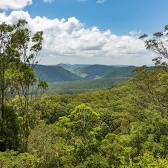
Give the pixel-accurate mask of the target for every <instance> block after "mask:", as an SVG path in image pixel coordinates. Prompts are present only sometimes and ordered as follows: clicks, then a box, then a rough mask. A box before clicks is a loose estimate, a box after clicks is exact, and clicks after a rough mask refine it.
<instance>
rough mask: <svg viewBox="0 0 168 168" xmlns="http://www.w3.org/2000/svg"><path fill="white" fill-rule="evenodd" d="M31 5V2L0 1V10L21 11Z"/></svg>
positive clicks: (27, 0) (18, 0)
mask: <svg viewBox="0 0 168 168" xmlns="http://www.w3.org/2000/svg"><path fill="white" fill-rule="evenodd" d="M31 4H32V0H0V9H22V8H24V7H25V6H27V5H31Z"/></svg>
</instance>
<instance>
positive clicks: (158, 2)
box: [0, 0, 168, 65]
mask: <svg viewBox="0 0 168 168" xmlns="http://www.w3.org/2000/svg"><path fill="white" fill-rule="evenodd" d="M167 7H168V0H0V22H3V21H5V22H7V23H15V22H16V21H17V19H20V18H22V19H26V20H27V21H28V23H29V28H30V29H31V30H32V31H33V32H36V31H41V30H42V31H44V41H43V50H42V51H41V53H40V60H41V61H40V63H41V64H47V65H49V64H52V65H53V64H58V63H70V64H110V65H116V64H119V65H143V64H151V63H152V61H151V60H152V58H154V57H155V55H154V54H153V53H152V52H151V51H147V50H146V49H145V46H144V42H143V41H142V40H140V39H138V36H139V35H140V34H143V33H147V34H152V33H154V32H157V31H161V30H162V29H163V28H164V26H165V25H166V24H168V10H167Z"/></svg>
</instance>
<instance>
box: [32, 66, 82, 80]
mask: <svg viewBox="0 0 168 168" xmlns="http://www.w3.org/2000/svg"><path fill="white" fill-rule="evenodd" d="M34 69H35V71H36V74H37V76H38V78H39V79H41V80H46V81H47V82H56V81H60V82H62V81H76V80H80V79H81V78H80V77H79V76H77V75H75V74H73V73H72V72H70V71H68V70H66V69H64V68H62V67H61V66H57V65H56V66H45V65H35V66H34Z"/></svg>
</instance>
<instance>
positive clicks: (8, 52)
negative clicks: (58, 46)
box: [0, 20, 43, 151]
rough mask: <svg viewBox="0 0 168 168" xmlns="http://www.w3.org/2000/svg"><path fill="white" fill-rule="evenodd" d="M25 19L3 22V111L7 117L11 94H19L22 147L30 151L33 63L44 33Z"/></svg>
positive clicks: (0, 40) (0, 90)
mask: <svg viewBox="0 0 168 168" xmlns="http://www.w3.org/2000/svg"><path fill="white" fill-rule="evenodd" d="M27 24H28V23H27V22H26V21H25V20H19V21H18V22H17V23H16V24H14V25H7V24H5V23H2V24H1V25H0V68H1V69H0V80H1V84H0V100H1V101H0V110H1V120H2V122H3V120H4V116H5V113H6V112H5V106H7V100H9V99H10V97H11V95H18V96H19V100H20V105H21V106H20V107H21V108H18V109H17V110H18V113H19V115H20V117H22V121H23V122H22V127H23V128H24V131H23V132H22V134H21V137H22V149H23V150H24V151H26V150H27V142H28V136H29V134H30V125H29V119H28V118H29V106H30V102H31V98H32V96H31V95H32V94H33V91H32V86H33V85H34V84H35V82H36V77H35V74H34V71H33V69H32V65H34V64H35V63H36V60H37V56H38V54H39V52H40V50H41V49H42V40H43V38H42V35H43V33H42V32H37V33H35V34H33V33H32V32H31V31H30V30H29V29H28V26H27Z"/></svg>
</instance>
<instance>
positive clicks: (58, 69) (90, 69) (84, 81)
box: [34, 64, 135, 93]
mask: <svg viewBox="0 0 168 168" xmlns="http://www.w3.org/2000/svg"><path fill="white" fill-rule="evenodd" d="M134 69H135V66H122V65H120V66H115V65H98V64H95V65H86V64H74V65H71V64H57V65H36V66H34V70H35V72H36V74H37V77H38V78H39V79H40V80H45V81H47V82H48V83H49V88H50V91H51V90H52V92H53V91H56V92H66V93H74V92H75V93H76V92H82V91H92V90H96V89H103V88H110V87H112V86H115V85H118V84H121V83H123V82H125V81H127V80H129V79H130V78H131V77H132V76H133V74H134V72H133V70H134Z"/></svg>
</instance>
